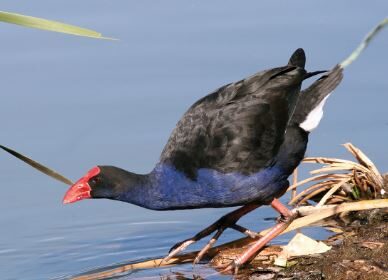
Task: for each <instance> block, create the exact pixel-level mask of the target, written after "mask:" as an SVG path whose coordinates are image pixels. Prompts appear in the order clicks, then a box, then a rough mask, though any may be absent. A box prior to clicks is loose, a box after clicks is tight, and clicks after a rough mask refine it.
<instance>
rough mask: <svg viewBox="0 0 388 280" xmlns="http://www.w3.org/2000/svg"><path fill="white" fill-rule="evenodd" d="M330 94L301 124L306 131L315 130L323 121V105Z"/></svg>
mask: <svg viewBox="0 0 388 280" xmlns="http://www.w3.org/2000/svg"><path fill="white" fill-rule="evenodd" d="M329 96H330V94H329V95H328V96H326V97H325V98H324V99H323V100H322V101H321V103H319V104H318V106H317V107H315V108H314V109H313V110H312V111H311V112H310V113H309V114H308V115H307V117H306V119H305V120H304V121H303V122H302V123H301V124H300V125H299V126H300V127H301V128H303V129H304V130H305V131H308V132H311V131H313V130H314V129H315V128H316V127H317V126H318V124H319V122H320V121H321V119H322V117H323V106H324V105H325V103H326V100H327V98H328V97H329Z"/></svg>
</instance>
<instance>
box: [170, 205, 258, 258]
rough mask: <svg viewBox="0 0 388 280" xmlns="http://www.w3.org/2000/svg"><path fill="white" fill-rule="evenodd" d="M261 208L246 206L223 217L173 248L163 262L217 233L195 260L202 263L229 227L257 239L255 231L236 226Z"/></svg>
mask: <svg viewBox="0 0 388 280" xmlns="http://www.w3.org/2000/svg"><path fill="white" fill-rule="evenodd" d="M259 206H261V204H248V205H244V206H243V207H240V208H238V209H236V210H234V211H232V212H230V213H228V214H226V215H224V216H222V217H221V218H220V219H218V220H217V221H216V222H214V223H213V224H211V225H210V226H208V227H206V228H205V229H203V230H201V231H200V232H198V233H197V234H196V235H194V236H193V237H192V238H189V239H186V240H184V241H182V242H179V243H177V244H175V245H174V246H172V247H171V249H170V252H169V254H168V255H167V256H166V257H165V258H164V259H163V261H168V260H170V259H171V258H172V257H173V256H175V255H176V254H178V253H180V252H182V251H183V250H184V249H186V248H187V247H188V246H189V245H190V244H193V243H195V242H197V241H199V240H201V239H202V238H204V237H206V236H208V235H210V234H211V233H213V232H215V231H217V232H216V234H215V235H214V236H213V238H212V239H211V240H210V241H209V243H208V244H207V245H206V246H205V247H204V248H203V249H202V250H201V251H200V252H199V254H198V256H197V257H196V258H195V261H194V263H197V262H199V261H200V259H201V258H202V256H203V255H204V254H205V253H206V252H207V251H208V250H209V249H210V248H211V246H212V245H213V244H214V243H215V242H216V241H217V239H218V238H219V237H220V236H221V234H222V233H223V232H224V230H225V229H226V228H228V227H230V228H233V229H235V230H237V231H240V232H242V233H243V234H246V235H248V236H249V237H256V236H257V234H256V233H254V232H253V231H251V230H249V229H246V228H244V227H242V226H239V225H236V222H237V221H238V220H239V219H240V218H241V217H242V216H244V215H246V214H248V213H249V212H251V211H253V210H255V209H256V208H258V207H259Z"/></svg>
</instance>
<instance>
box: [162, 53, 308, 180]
mask: <svg viewBox="0 0 388 280" xmlns="http://www.w3.org/2000/svg"><path fill="white" fill-rule="evenodd" d="M304 64H305V56H304V52H303V50H301V49H298V50H297V51H296V52H295V53H294V54H293V56H292V57H291V59H290V62H289V64H288V65H287V66H284V67H279V68H274V69H271V70H266V71H263V72H259V73H257V74H255V75H253V76H251V77H249V78H247V79H244V80H241V81H239V82H236V83H233V84H229V85H226V86H223V87H221V88H220V89H218V90H217V91H215V92H213V93H211V94H209V95H208V96H206V97H204V98H202V99H200V100H199V101H197V102H196V103H195V104H194V105H193V106H191V107H190V109H189V110H188V111H187V112H186V113H185V114H184V116H183V117H182V119H181V120H180V121H179V122H178V124H177V126H176V128H175V129H174V131H173V132H172V134H171V136H170V139H169V141H168V143H167V144H166V146H165V148H164V150H163V152H162V155H161V162H162V163H169V164H171V165H173V166H174V167H175V168H176V169H178V170H180V171H182V172H184V173H185V174H186V175H187V176H189V177H190V178H195V177H196V171H197V170H198V169H199V168H210V169H214V170H217V171H220V172H223V173H227V172H239V173H243V174H250V173H253V172H257V171H258V170H260V169H261V168H263V167H265V166H267V165H268V164H269V163H270V162H271V160H272V159H273V158H274V156H275V155H276V153H277V151H278V149H279V146H280V145H281V143H282V142H283V137H284V133H285V129H286V125H287V123H288V121H289V118H290V115H291V112H292V111H293V109H294V107H295V103H296V99H297V95H298V93H299V91H300V87H301V83H302V81H303V79H304V78H305V77H306V75H307V73H306V71H305V70H304Z"/></svg>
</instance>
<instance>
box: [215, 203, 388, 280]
mask: <svg viewBox="0 0 388 280" xmlns="http://www.w3.org/2000/svg"><path fill="white" fill-rule="evenodd" d="M336 224H337V227H338V228H339V229H340V230H342V231H343V232H342V233H339V234H336V235H334V236H332V237H331V238H330V239H329V240H326V241H325V243H326V244H328V245H331V246H332V249H331V250H330V251H328V252H326V253H324V254H318V255H313V256H308V257H296V258H293V259H291V260H289V267H287V268H282V267H276V266H274V265H273V260H274V258H275V257H276V255H277V254H278V253H279V252H280V251H281V249H280V247H276V246H275V247H273V246H271V247H270V248H267V249H266V250H264V251H263V252H262V253H261V254H260V255H259V256H257V257H256V258H255V260H254V261H253V262H252V263H251V265H250V266H249V267H247V268H245V269H241V270H240V273H239V275H238V276H237V277H236V279H250V280H267V279H279V280H280V279H282V280H291V279H311V280H315V279H316V280H318V279H347V280H356V279H357V280H358V279H359V280H364V279H365V280H380V279H381V280H387V279H388V211H387V209H383V210H372V211H361V212H357V213H353V214H349V215H348V216H346V217H342V219H341V220H339V221H338V222H337V223H336ZM239 252H240V250H231V251H225V252H223V253H222V255H221V254H220V255H219V256H217V257H215V258H214V259H213V261H212V262H213V263H214V264H216V265H220V264H222V263H224V262H228V261H230V259H232V258H233V257H234V256H235V255H236V254H238V253H239Z"/></svg>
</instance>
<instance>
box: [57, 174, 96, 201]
mask: <svg viewBox="0 0 388 280" xmlns="http://www.w3.org/2000/svg"><path fill="white" fill-rule="evenodd" d="M99 173H100V168H98V167H94V168H92V169H91V170H90V171H89V172H88V173H87V174H86V175H85V176H84V177H82V178H81V179H79V180H78V181H77V182H76V183H75V184H74V185H72V186H71V187H70V189H68V191H67V192H66V194H65V197H64V198H63V204H68V203H73V202H77V201H79V200H82V199H86V198H91V194H90V192H91V191H92V188H91V187H90V186H89V183H88V182H89V179H90V178H92V177H94V176H96V175H97V174H99Z"/></svg>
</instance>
